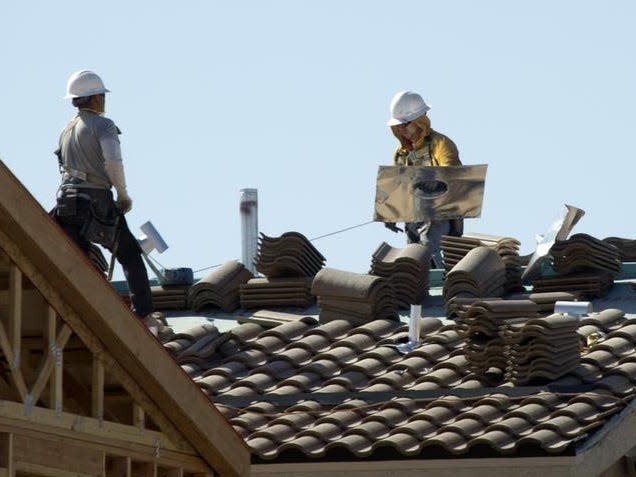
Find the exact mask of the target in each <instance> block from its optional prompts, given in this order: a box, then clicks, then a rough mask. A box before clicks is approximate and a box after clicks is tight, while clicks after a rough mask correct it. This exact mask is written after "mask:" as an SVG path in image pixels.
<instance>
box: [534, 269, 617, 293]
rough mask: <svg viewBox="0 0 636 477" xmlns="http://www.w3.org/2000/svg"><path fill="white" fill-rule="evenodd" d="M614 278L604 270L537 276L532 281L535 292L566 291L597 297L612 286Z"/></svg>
mask: <svg viewBox="0 0 636 477" xmlns="http://www.w3.org/2000/svg"><path fill="white" fill-rule="evenodd" d="M613 284H614V278H613V277H612V275H611V274H609V273H604V272H598V271H597V272H576V273H569V274H567V275H556V276H551V277H542V278H537V279H536V280H534V281H533V282H532V289H533V290H534V291H535V292H539V293H545V292H557V291H568V292H570V293H576V294H578V295H579V296H581V297H585V298H598V297H602V296H604V295H605V294H607V292H608V290H609V289H610V288H612V285H613Z"/></svg>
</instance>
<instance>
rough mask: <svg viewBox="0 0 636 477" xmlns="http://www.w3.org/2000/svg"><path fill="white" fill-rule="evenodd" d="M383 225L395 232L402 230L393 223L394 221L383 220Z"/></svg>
mask: <svg viewBox="0 0 636 477" xmlns="http://www.w3.org/2000/svg"><path fill="white" fill-rule="evenodd" d="M384 226H385V227H386V228H387V229H389V230H391V231H393V232H395V233H398V232H402V231H403V230H402V229H401V228H400V227H398V226H397V225H395V222H384Z"/></svg>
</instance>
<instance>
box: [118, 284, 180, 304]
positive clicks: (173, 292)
mask: <svg viewBox="0 0 636 477" xmlns="http://www.w3.org/2000/svg"><path fill="white" fill-rule="evenodd" d="M189 289H190V287H189V286H188V285H184V286H166V287H164V286H154V287H150V293H151V294H152V306H153V308H154V309H155V310H185V309H186V308H188V290H189ZM121 295H122V298H123V299H124V301H125V302H126V303H127V304H130V297H129V296H128V292H126V293H125V294H121Z"/></svg>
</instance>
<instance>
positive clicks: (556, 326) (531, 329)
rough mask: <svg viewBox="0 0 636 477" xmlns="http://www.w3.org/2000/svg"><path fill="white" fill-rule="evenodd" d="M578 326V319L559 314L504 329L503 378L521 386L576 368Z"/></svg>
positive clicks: (578, 342) (577, 360)
mask: <svg viewBox="0 0 636 477" xmlns="http://www.w3.org/2000/svg"><path fill="white" fill-rule="evenodd" d="M578 327H579V318H578V317H576V316H572V315H562V314H559V313H556V314H553V315H550V316H546V317H542V318H535V319H532V320H529V321H527V322H525V323H523V324H510V325H508V326H507V327H504V328H503V329H502V330H501V334H502V335H503V337H504V340H505V342H506V345H507V346H506V352H505V353H506V356H507V357H508V366H507V369H506V378H507V379H508V380H509V381H510V382H512V383H514V384H516V385H523V384H528V383H531V382H536V381H537V380H555V379H558V378H560V377H561V376H564V375H565V374H567V373H569V372H571V371H573V370H574V369H576V368H577V367H578V365H579V363H580V361H581V342H580V339H579V335H578V334H577V329H578Z"/></svg>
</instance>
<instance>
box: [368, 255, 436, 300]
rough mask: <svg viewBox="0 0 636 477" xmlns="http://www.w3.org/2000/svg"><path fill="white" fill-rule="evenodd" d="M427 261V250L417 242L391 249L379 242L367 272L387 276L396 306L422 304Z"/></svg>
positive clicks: (426, 283)
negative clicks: (393, 291)
mask: <svg viewBox="0 0 636 477" xmlns="http://www.w3.org/2000/svg"><path fill="white" fill-rule="evenodd" d="M430 261H431V256H430V253H429V251H428V249H427V248H426V247H425V246H423V245H421V244H419V243H412V244H408V245H407V246H406V247H405V248H394V247H391V246H390V245H389V244H387V243H386V242H382V243H381V244H380V246H379V247H378V248H377V249H376V251H375V252H374V253H373V257H372V260H371V270H370V271H369V273H370V274H371V275H376V276H379V277H385V278H387V279H388V281H389V282H390V283H391V285H392V286H393V289H394V290H395V298H396V299H397V301H398V306H400V307H401V308H408V307H409V306H410V305H413V304H419V303H422V301H423V300H424V298H425V297H426V295H427V293H428V287H429V272H430Z"/></svg>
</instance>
